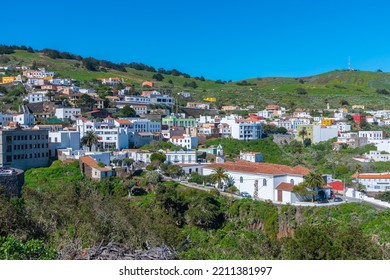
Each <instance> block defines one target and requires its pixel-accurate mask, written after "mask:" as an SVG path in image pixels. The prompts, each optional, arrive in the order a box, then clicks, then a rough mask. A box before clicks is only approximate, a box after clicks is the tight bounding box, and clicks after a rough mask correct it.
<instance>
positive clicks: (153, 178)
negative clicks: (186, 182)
mask: <svg viewBox="0 0 390 280" xmlns="http://www.w3.org/2000/svg"><path fill="white" fill-rule="evenodd" d="M145 179H146V181H147V182H148V183H149V184H152V185H157V183H158V182H160V181H161V176H160V174H159V173H158V172H157V171H147V172H146V174H145Z"/></svg>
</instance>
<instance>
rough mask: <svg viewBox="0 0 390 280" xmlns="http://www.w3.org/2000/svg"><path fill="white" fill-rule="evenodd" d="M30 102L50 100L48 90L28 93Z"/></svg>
mask: <svg viewBox="0 0 390 280" xmlns="http://www.w3.org/2000/svg"><path fill="white" fill-rule="evenodd" d="M27 100H28V103H38V102H46V101H50V98H49V96H47V95H46V92H39V93H29V94H28V95H27Z"/></svg>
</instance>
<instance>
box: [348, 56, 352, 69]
mask: <svg viewBox="0 0 390 280" xmlns="http://www.w3.org/2000/svg"><path fill="white" fill-rule="evenodd" d="M348 70H349V71H351V56H348Z"/></svg>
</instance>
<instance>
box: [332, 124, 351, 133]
mask: <svg viewBox="0 0 390 280" xmlns="http://www.w3.org/2000/svg"><path fill="white" fill-rule="evenodd" d="M330 127H333V128H337V131H338V132H346V131H350V130H351V125H349V124H347V123H346V122H337V123H335V124H334V125H331V126H330Z"/></svg>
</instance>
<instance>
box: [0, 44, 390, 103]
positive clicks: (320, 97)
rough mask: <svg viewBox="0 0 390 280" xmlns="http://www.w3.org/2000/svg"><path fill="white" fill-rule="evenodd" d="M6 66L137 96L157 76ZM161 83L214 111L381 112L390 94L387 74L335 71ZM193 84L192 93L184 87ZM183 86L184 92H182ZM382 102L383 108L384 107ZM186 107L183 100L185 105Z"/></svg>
mask: <svg viewBox="0 0 390 280" xmlns="http://www.w3.org/2000/svg"><path fill="white" fill-rule="evenodd" d="M5 60H9V62H8V63H7V64H8V65H30V66H31V65H32V64H33V63H34V64H36V65H37V66H45V67H47V68H49V69H50V70H53V71H55V72H56V73H58V74H59V75H60V76H62V77H68V78H72V79H76V80H79V81H88V80H93V79H96V78H105V77H121V78H123V79H124V81H125V82H126V83H127V84H130V85H134V88H135V89H136V90H141V89H142V88H141V83H142V82H143V81H145V80H152V76H153V75H154V74H156V72H149V71H143V70H136V69H133V68H128V67H126V71H127V72H122V71H117V70H112V69H103V70H104V71H87V70H86V69H85V68H84V67H83V66H82V63H81V62H80V61H78V60H71V59H52V58H49V57H47V56H45V55H44V54H43V53H38V52H35V53H30V52H27V51H24V50H16V51H15V53H13V54H3V55H0V64H3V63H2V61H5ZM162 76H163V77H164V79H163V80H162V81H154V82H155V88H156V89H160V90H162V89H169V90H171V92H172V93H173V94H176V93H178V92H180V91H187V92H190V93H191V94H192V99H194V100H201V99H203V98H205V97H216V98H217V102H216V104H215V105H216V106H222V105H238V106H248V105H254V106H255V109H262V108H264V106H265V105H266V104H269V103H277V104H280V105H283V106H287V107H289V108H290V107H292V108H294V107H304V108H310V109H321V108H325V104H326V102H329V104H330V107H331V108H336V107H340V105H341V104H347V105H348V104H349V105H353V104H364V105H365V106H366V108H368V109H384V108H388V107H390V103H389V102H387V101H389V99H390V95H389V94H386V92H385V94H379V93H377V91H376V90H377V89H388V90H389V89H390V73H383V72H367V71H343V70H336V71H332V72H328V73H323V74H320V75H315V76H310V77H301V78H281V77H268V78H254V79H248V80H246V81H240V82H222V81H212V80H203V79H199V78H188V77H185V76H183V75H180V76H176V75H175V76H174V75H167V74H163V75H162ZM193 82H194V83H195V84H196V88H193V87H191V86H188V84H190V83H193ZM185 84H187V86H185ZM384 101H386V102H384ZM183 102H185V100H183Z"/></svg>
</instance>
